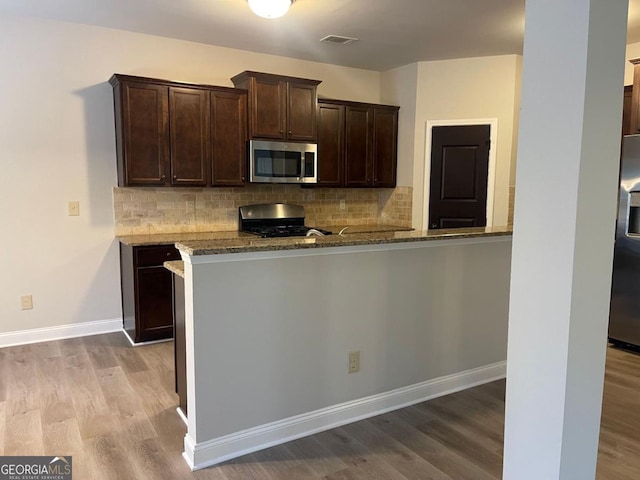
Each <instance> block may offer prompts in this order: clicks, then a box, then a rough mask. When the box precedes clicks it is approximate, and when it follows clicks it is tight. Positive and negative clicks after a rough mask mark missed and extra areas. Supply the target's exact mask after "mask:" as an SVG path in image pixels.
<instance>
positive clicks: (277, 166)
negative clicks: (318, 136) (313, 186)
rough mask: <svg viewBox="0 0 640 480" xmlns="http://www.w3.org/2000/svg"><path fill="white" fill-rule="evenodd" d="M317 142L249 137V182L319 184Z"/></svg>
mask: <svg viewBox="0 0 640 480" xmlns="http://www.w3.org/2000/svg"><path fill="white" fill-rule="evenodd" d="M317 170H318V146H317V145H316V144H315V143H294V142H271V141H268V140H249V181H250V182H255V183H317V182H318V176H317Z"/></svg>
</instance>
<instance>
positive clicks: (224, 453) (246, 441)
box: [182, 362, 507, 470]
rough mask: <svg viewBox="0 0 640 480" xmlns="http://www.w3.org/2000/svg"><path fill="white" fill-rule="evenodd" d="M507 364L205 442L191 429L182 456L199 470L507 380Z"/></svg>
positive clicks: (466, 372) (443, 378)
mask: <svg viewBox="0 0 640 480" xmlns="http://www.w3.org/2000/svg"><path fill="white" fill-rule="evenodd" d="M506 366H507V364H506V362H498V363H494V364H491V365H486V366H484V367H479V368H474V369H472V370H467V371H464V372H460V373H455V374H453V375H447V376H444V377H440V378H436V379H434V380H429V381H426V382H422V383H417V384H415V385H410V386H408V387H403V388H398V389H396V390H391V391H389V392H385V393H381V394H378V395H372V396H370V397H365V398H360V399H357V400H353V401H350V402H345V403H342V404H339V405H334V406H332V407H327V408H323V409H320V410H316V411H314V412H309V413H304V414H302V415H296V416H294V417H289V418H286V419H284V420H279V421H277V422H273V423H269V424H266V425H261V426H258V427H254V428H250V429H247V430H243V431H240V432H235V433H232V434H229V435H225V436H223V437H219V438H214V439H212V440H208V441H206V442H201V443H196V442H195V441H194V439H193V438H192V437H191V436H190V435H189V434H188V433H187V435H185V439H184V452H183V454H182V456H183V457H184V459H185V461H186V462H187V464H188V465H189V467H190V468H191V469H192V470H198V469H200V468H205V467H208V466H211V465H215V464H217V463H220V462H224V461H226V460H229V459H232V458H236V457H239V456H242V455H246V454H248V453H252V452H255V451H257V450H262V449H264V448H268V447H272V446H274V445H279V444H281V443H285V442H289V441H291V440H295V439H297V438H301V437H305V436H307V435H312V434H314V433H317V432H322V431H325V430H330V429H332V428H336V427H339V426H341V425H345V424H347V423H352V422H356V421H358V420H362V419H365V418H369V417H373V416H375V415H380V414H382V413H386V412H390V411H392V410H397V409H399V408H403V407H407V406H409V405H414V404H416V403H420V402H424V401H426V400H430V399H432V398H436V397H440V396H443V395H448V394H450V393H454V392H458V391H460V390H465V389H467V388H472V387H475V386H477V385H482V384H484V383H488V382H492V381H494V380H499V379H502V378H505V376H506Z"/></svg>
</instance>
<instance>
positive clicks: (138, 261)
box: [133, 245, 182, 267]
mask: <svg viewBox="0 0 640 480" xmlns="http://www.w3.org/2000/svg"><path fill="white" fill-rule="evenodd" d="M181 258H182V257H180V252H178V250H177V249H176V248H175V247H174V246H173V245H162V246H153V247H135V248H134V254H133V262H134V264H135V266H136V267H152V266H155V265H162V264H163V263H164V262H168V261H170V260H180V259H181Z"/></svg>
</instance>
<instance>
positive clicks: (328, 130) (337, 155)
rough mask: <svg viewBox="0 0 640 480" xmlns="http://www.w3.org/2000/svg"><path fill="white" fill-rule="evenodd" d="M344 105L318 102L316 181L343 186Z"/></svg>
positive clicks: (333, 185) (323, 184)
mask: <svg viewBox="0 0 640 480" xmlns="http://www.w3.org/2000/svg"><path fill="white" fill-rule="evenodd" d="M344 110H345V107H344V105H336V104H331V103H322V102H319V103H318V183H317V186H322V187H342V186H344Z"/></svg>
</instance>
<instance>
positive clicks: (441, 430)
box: [0, 333, 640, 480]
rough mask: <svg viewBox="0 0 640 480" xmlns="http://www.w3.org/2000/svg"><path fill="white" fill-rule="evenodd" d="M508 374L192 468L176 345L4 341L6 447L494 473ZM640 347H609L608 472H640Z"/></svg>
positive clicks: (460, 475) (111, 339) (283, 473)
mask: <svg viewBox="0 0 640 480" xmlns="http://www.w3.org/2000/svg"><path fill="white" fill-rule="evenodd" d="M504 388H505V384H504V381H499V382H494V383H490V384H487V385H483V386H481V387H477V388H474V389H470V390H466V391H463V392H459V393H456V394H453V395H449V396H446V397H441V398H438V399H435V400H432V401H429V402H425V403H422V404H419V405H416V406H413V407H409V408H404V409H402V410H399V411H396V412H392V413H388V414H385V415H381V416H378V417H375V418H371V419H369V420H364V421H361V422H357V423H354V424H350V425H347V426H344V427H342V428H337V429H334V430H330V431H327V432H323V433H319V434H317V435H313V436H311V437H307V438H303V439H300V440H296V441H294V442H290V443H287V444H285V445H280V446H277V447H273V448H270V449H268V450H264V451H262V452H257V453H254V454H252V455H247V456H244V457H241V458H238V459H236V460H233V461H230V462H227V463H225V464H223V465H219V466H215V467H210V468H207V469H204V470H200V471H198V472H191V471H189V469H188V468H187V466H186V464H185V463H184V461H183V459H182V457H181V452H182V441H183V437H184V434H185V431H186V428H185V426H184V424H183V423H182V421H181V420H180V419H179V418H178V415H177V414H176V411H175V408H176V405H177V397H176V395H175V394H174V391H173V346H172V344H171V343H170V342H167V343H160V344H155V345H148V346H143V347H137V348H132V347H130V346H129V344H128V342H127V341H126V340H125V338H124V336H123V335H122V334H120V333H116V334H109V335H98V336H93V337H84V338H77V339H70V340H62V341H57V342H49V343H41V344H35V345H26V346H20V347H10V348H4V349H0V419H2V420H3V423H2V424H0V453H1V454H3V455H72V456H73V466H74V479H76V480H84V479H90V480H94V479H96V480H100V479H105V480H106V479H109V480H112V479H153V480H156V479H172V480H173V479H183V478H184V479H215V480H250V479H255V480H277V479H278V480H279V479H287V480H318V479H326V480H360V479H377V480H417V479H432V480H466V479H468V480H493V479H499V478H500V476H501V465H502V442H503V434H502V431H503V427H504ZM639 406H640V356H639V355H636V354H633V353H628V352H623V351H620V350H615V349H609V353H608V362H607V373H606V383H605V396H604V409H603V416H602V432H601V439H600V453H599V457H598V479H606V480H609V479H611V480H637V479H639V478H640V408H638V407H639Z"/></svg>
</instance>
